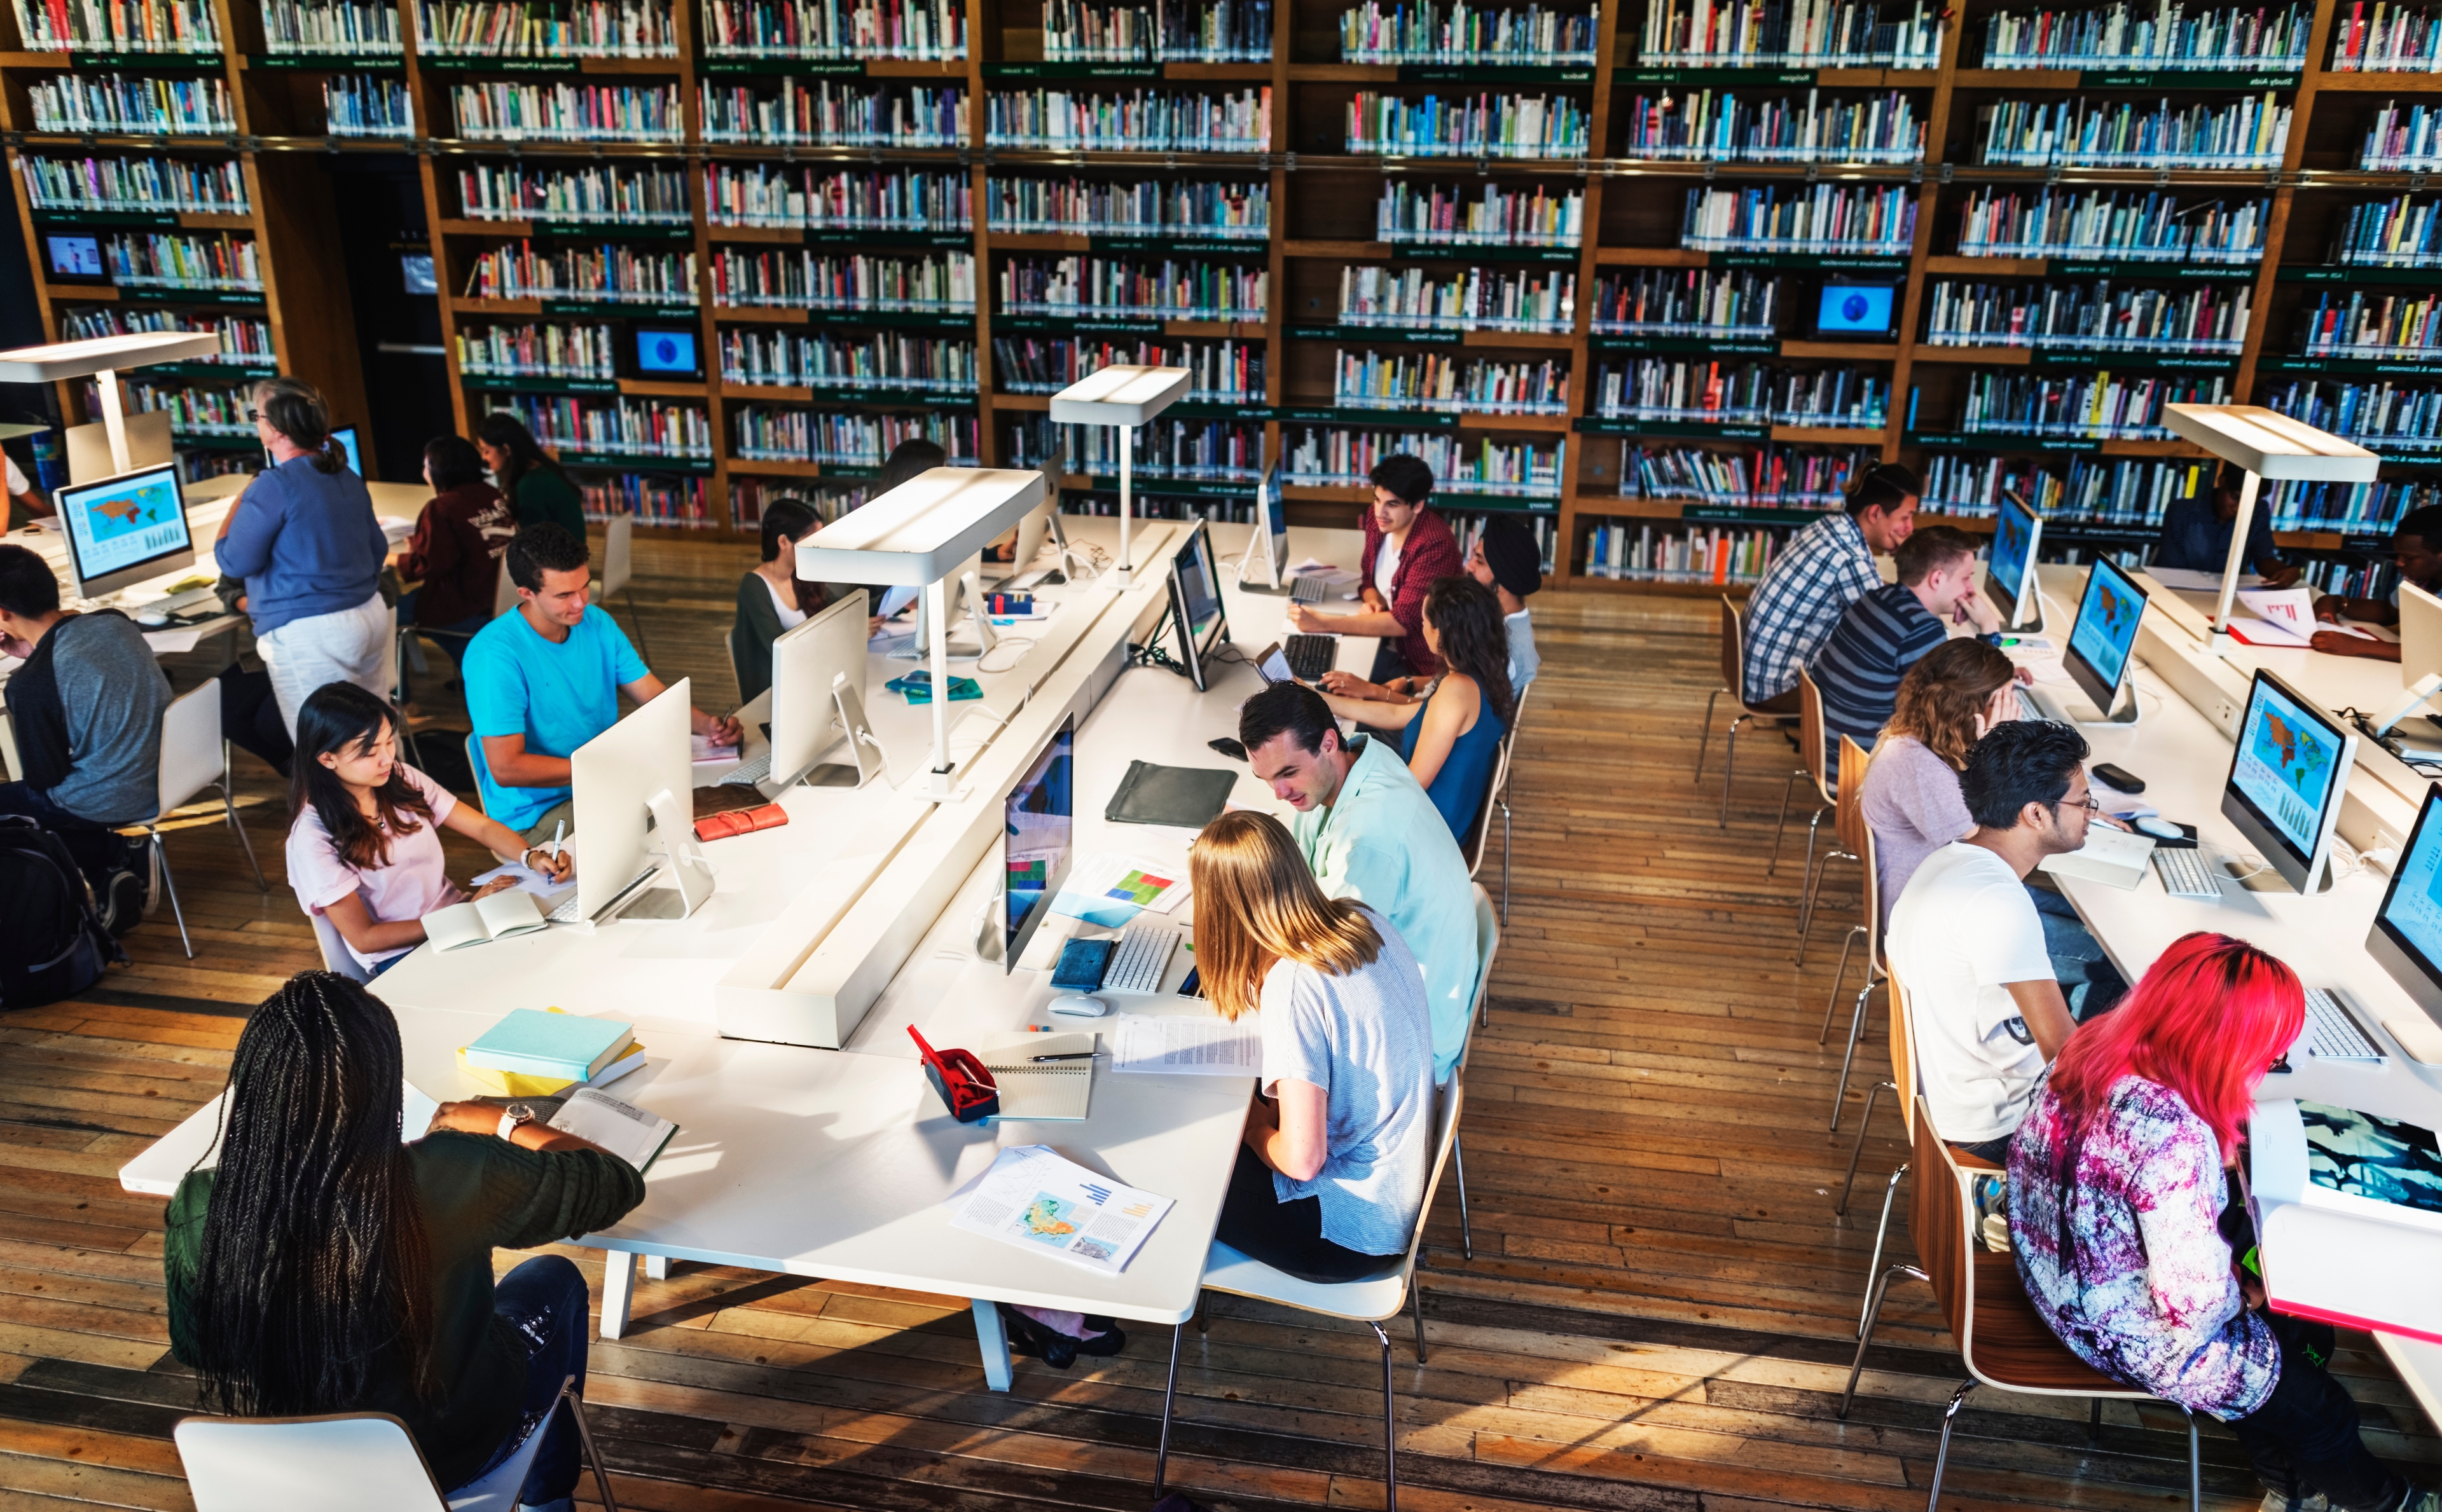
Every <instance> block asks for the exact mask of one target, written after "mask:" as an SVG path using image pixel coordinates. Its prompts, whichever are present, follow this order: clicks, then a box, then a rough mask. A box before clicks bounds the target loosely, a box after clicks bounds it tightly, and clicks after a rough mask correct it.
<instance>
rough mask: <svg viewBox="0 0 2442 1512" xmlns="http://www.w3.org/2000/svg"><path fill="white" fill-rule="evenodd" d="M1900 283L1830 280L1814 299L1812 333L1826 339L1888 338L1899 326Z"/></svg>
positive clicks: (1866, 280)
mask: <svg viewBox="0 0 2442 1512" xmlns="http://www.w3.org/2000/svg"><path fill="white" fill-rule="evenodd" d="M1899 294H1900V284H1899V282H1898V281H1897V280H1893V279H1854V280H1851V279H1836V278H1835V279H1832V280H1830V281H1829V282H1826V283H1825V284H1824V285H1823V291H1822V294H1821V296H1820V297H1819V298H1818V299H1817V301H1815V307H1814V334H1815V335H1816V336H1818V337H1825V338H1827V339H1836V338H1840V337H1872V338H1874V339H1875V340H1878V341H1886V340H1888V339H1890V337H1891V333H1892V332H1893V331H1894V330H1896V329H1897V328H1898V325H1899V305H1900V301H1899Z"/></svg>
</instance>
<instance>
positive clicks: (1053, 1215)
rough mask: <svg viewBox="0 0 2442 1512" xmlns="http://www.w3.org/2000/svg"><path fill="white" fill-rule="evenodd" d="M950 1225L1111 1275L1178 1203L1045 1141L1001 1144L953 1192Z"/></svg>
mask: <svg viewBox="0 0 2442 1512" xmlns="http://www.w3.org/2000/svg"><path fill="white" fill-rule="evenodd" d="M950 1201H951V1203H952V1204H953V1205H954V1210H953V1211H952V1212H951V1215H950V1226H951V1227H952V1228H954V1229H964V1230H967V1231H968V1232H969V1233H980V1234H990V1235H991V1236H992V1237H993V1238H995V1239H998V1240H1000V1241H1001V1242H1002V1243H1003V1244H1011V1245H1015V1246H1017V1247H1018V1248H1021V1249H1042V1250H1048V1251H1049V1252H1050V1253H1052V1254H1055V1255H1058V1256H1059V1257H1060V1258H1061V1259H1063V1260H1066V1261H1067V1262H1069V1263H1070V1264H1072V1265H1078V1266H1084V1267H1085V1268H1086V1269H1088V1270H1099V1271H1101V1272H1102V1273H1103V1274H1104V1275H1106V1276H1116V1275H1118V1274H1119V1273H1120V1272H1121V1271H1123V1270H1125V1269H1127V1268H1128V1262H1129V1261H1131V1260H1133V1259H1135V1258H1136V1253H1137V1251H1138V1250H1139V1249H1140V1248H1143V1247H1144V1242H1145V1241H1146V1240H1147V1239H1149V1238H1151V1237H1152V1236H1153V1231H1154V1229H1155V1227H1156V1226H1157V1225H1158V1224H1159V1223H1160V1222H1161V1220H1162V1218H1163V1216H1164V1215H1165V1214H1167V1213H1168V1212H1169V1211H1170V1210H1171V1208H1172V1207H1173V1206H1175V1204H1174V1203H1173V1201H1172V1200H1171V1199H1170V1198H1168V1197H1160V1196H1156V1195H1155V1194H1154V1193H1150V1192H1139V1191H1138V1190H1137V1189H1136V1188H1134V1187H1123V1186H1121V1185H1120V1184H1119V1183H1118V1182H1116V1181H1113V1180H1111V1179H1110V1178H1109V1177H1107V1176H1103V1175H1096V1174H1095V1173H1093V1172H1091V1171H1088V1170H1086V1169H1085V1168H1084V1166H1081V1165H1079V1164H1077V1163H1076V1162H1074V1161H1072V1160H1068V1159H1066V1158H1064V1157H1062V1156H1061V1155H1060V1154H1059V1152H1057V1151H1055V1150H1053V1149H1052V1148H1051V1147H1050V1146H1049V1145H1048V1144H1029V1145H1021V1146H1019V1147H1018V1148H1016V1149H1013V1150H1003V1151H1002V1152H1001V1153H1000V1157H999V1158H998V1159H996V1160H994V1161H993V1164H992V1169H991V1170H989V1171H987V1172H985V1173H984V1174H983V1175H981V1176H979V1177H977V1178H976V1180H975V1183H974V1184H973V1185H972V1186H970V1187H967V1188H965V1189H964V1190H962V1191H961V1192H959V1193H957V1195H955V1196H953V1197H951V1199H950Z"/></svg>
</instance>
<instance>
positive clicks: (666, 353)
mask: <svg viewBox="0 0 2442 1512" xmlns="http://www.w3.org/2000/svg"><path fill="white" fill-rule="evenodd" d="M633 335H634V337H635V341H636V376H638V377H640V378H661V379H665V380H667V381H670V382H677V383H692V382H695V381H697V380H699V379H701V378H702V376H703V355H702V354H703V346H702V332H700V331H696V330H692V329H690V328H688V327H686V326H683V325H640V326H637V327H635V328H634V331H633Z"/></svg>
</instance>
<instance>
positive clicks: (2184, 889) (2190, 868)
mask: <svg viewBox="0 0 2442 1512" xmlns="http://www.w3.org/2000/svg"><path fill="white" fill-rule="evenodd" d="M2220 872H2221V868H2220V867H2218V866H2215V865H2213V864H2212V863H2210V862H2208V861H2206V860H2205V858H2204V852H2203V851H2201V850H2198V849H2196V848H2195V847H2182V848H2180V849H2178V850H2170V849H2165V848H2163V847H2160V846H2157V847H2154V875H2155V876H2157V877H2160V878H2161V879H2162V890H2163V891H2164V892H2166V893H2169V894H2170V895H2171V896H2172V897H2174V898H2196V899H2201V900H2203V901H2204V902H2220V900H2221V880H2220Z"/></svg>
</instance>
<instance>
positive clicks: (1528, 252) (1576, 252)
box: [1383, 242, 1583, 267]
mask: <svg viewBox="0 0 2442 1512" xmlns="http://www.w3.org/2000/svg"><path fill="white" fill-rule="evenodd" d="M1383 245H1384V246H1388V247H1389V248H1390V249H1391V250H1390V253H1389V256H1390V259H1391V261H1392V262H1394V263H1426V262H1436V261H1443V260H1449V261H1465V262H1469V263H1558V264H1561V265H1562V266H1565V267H1575V266H1576V265H1577V262H1578V259H1579V258H1580V257H1581V256H1582V255H1583V253H1582V252H1581V251H1580V249H1579V248H1577V247H1574V246H1500V245H1497V244H1495V245H1486V244H1485V243H1481V242H1479V243H1474V244H1472V245H1470V244H1465V243H1450V242H1388V243H1384V244H1383Z"/></svg>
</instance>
